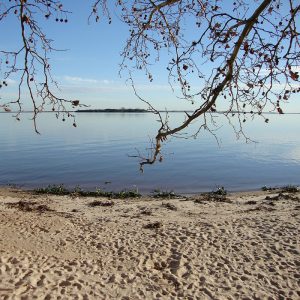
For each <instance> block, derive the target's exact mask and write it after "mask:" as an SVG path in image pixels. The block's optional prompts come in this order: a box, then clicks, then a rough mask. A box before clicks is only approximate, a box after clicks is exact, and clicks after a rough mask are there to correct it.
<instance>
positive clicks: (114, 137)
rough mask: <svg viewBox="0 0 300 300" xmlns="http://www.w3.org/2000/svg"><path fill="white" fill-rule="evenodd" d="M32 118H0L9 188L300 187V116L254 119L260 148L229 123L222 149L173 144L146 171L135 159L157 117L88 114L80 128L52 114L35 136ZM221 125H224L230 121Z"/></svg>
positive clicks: (3, 176)
mask: <svg viewBox="0 0 300 300" xmlns="http://www.w3.org/2000/svg"><path fill="white" fill-rule="evenodd" d="M173 117H174V118H175V119H178V118H180V117H181V115H180V114H177V116H176V115H173ZM29 118H30V115H26V114H24V115H23V118H22V121H21V122H17V121H15V120H14V119H13V118H11V115H9V114H0V139H1V148H0V184H1V185H5V184H8V183H14V184H18V185H22V186H24V187H26V188H32V187H37V186H45V185H48V184H59V183H64V184H65V185H66V186H69V187H74V186H76V185H80V186H81V187H84V188H88V189H94V188H95V187H105V188H106V189H107V190H120V189H123V188H133V187H138V188H139V190H140V191H142V192H149V191H152V190H153V189H156V188H160V189H163V190H174V191H176V192H178V193H193V192H200V191H207V190H212V189H214V188H216V187H217V186H224V187H225V188H226V189H228V190H250V189H257V188H260V187H261V186H263V185H268V186H269V185H270V186H276V185H285V184H296V185H299V184H300V138H299V137H300V135H299V132H300V122H299V119H300V115H283V116H277V115H276V116H270V121H271V122H270V123H269V124H265V123H263V121H262V120H258V121H257V122H252V123H251V122H250V123H249V124H248V126H247V128H246V131H247V133H248V135H249V136H250V137H252V138H253V139H255V140H256V141H257V142H258V143H257V144H254V143H253V144H245V143H244V142H243V141H237V140H236V138H235V135H234V134H233V131H232V130H231V128H230V127H229V126H228V125H225V123H224V126H223V127H222V128H221V129H219V130H218V131H217V135H218V136H219V137H220V139H221V144H220V147H219V146H218V144H217V143H216V141H215V139H214V138H213V137H212V136H211V135H209V134H203V135H200V136H199V138H198V139H196V140H195V139H188V140H185V139H173V140H172V141H171V142H169V143H167V145H166V146H165V148H164V157H165V160H164V162H163V163H157V164H156V165H154V166H150V167H147V166H146V168H145V172H144V174H141V173H140V172H139V165H138V160H137V159H134V158H130V157H128V155H132V154H136V152H135V149H136V148H137V149H139V150H140V151H144V150H145V149H146V148H147V147H148V146H149V136H154V133H155V131H156V128H157V126H158V123H157V122H156V121H155V118H154V116H152V115H151V114H118V113H114V114H99V113H98V114H97V113H88V114H84V113H82V114H78V116H77V123H78V127H77V128H73V127H72V126H71V124H70V123H63V122H61V121H60V122H59V121H57V120H56V119H55V117H54V115H52V114H46V113H45V114H43V115H42V116H41V117H40V120H39V130H40V131H41V133H42V134H41V135H37V134H35V133H34V132H33V129H32V123H31V121H30V120H29ZM219 123H220V124H223V122H222V117H219ZM196 125H197V124H195V126H196ZM106 181H110V182H111V183H110V184H105V182H106Z"/></svg>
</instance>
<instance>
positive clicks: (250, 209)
mask: <svg viewBox="0 0 300 300" xmlns="http://www.w3.org/2000/svg"><path fill="white" fill-rule="evenodd" d="M299 199H300V193H299V192H297V193H286V192H284V193H280V192H279V191H278V190H272V191H265V192H262V191H257V192H244V193H233V194H229V195H228V196H226V198H218V197H215V198H214V197H207V196H203V195H197V196H190V197H188V198H186V197H178V198H177V199H159V198H155V199H154V198H151V197H142V198H140V199H107V198H103V199H102V198H100V199H99V198H97V199H95V198H91V197H80V196H78V195H76V194H73V195H67V196H57V195H45V194H43V195H37V194H34V193H32V192H26V191H22V190H18V189H13V188H1V189H0V255H1V259H0V299H123V300H125V299H128V300H129V299H190V300H194V299H201V300H202V299H268V300H272V299H274V300H276V299H295V300H296V299H300V244H299V242H300V226H299V221H300V200H299ZM95 201H97V202H95Z"/></svg>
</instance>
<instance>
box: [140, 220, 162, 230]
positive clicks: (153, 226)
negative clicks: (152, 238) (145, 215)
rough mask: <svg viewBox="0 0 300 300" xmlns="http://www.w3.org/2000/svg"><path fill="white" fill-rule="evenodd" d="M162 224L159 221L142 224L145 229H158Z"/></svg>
mask: <svg viewBox="0 0 300 300" xmlns="http://www.w3.org/2000/svg"><path fill="white" fill-rule="evenodd" d="M161 226H162V224H161V222H158V221H157V222H153V223H148V224H146V225H144V228H145V229H158V228H160V227H161Z"/></svg>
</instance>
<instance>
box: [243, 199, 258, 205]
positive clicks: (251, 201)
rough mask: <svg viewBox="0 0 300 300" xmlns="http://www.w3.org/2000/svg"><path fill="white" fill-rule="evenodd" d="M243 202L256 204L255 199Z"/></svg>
mask: <svg viewBox="0 0 300 300" xmlns="http://www.w3.org/2000/svg"><path fill="white" fill-rule="evenodd" d="M245 204H248V205H255V204H257V201H254V200H249V201H247V202H245Z"/></svg>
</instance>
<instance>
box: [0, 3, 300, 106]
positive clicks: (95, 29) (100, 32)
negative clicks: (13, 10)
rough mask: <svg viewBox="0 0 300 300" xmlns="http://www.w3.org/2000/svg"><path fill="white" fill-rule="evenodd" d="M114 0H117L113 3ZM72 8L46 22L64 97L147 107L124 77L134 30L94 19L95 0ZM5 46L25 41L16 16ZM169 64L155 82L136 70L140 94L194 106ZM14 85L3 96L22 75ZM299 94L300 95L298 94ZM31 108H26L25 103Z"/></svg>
mask: <svg viewBox="0 0 300 300" xmlns="http://www.w3.org/2000/svg"><path fill="white" fill-rule="evenodd" d="M109 2H110V3H112V2H113V1H109ZM63 3H64V7H65V8H66V9H70V10H72V14H71V15H69V17H68V20H69V21H68V23H60V22H58V23H57V22H55V21H54V20H49V21H45V20H44V19H43V20H42V23H41V24H42V28H43V29H44V30H45V32H46V34H47V37H48V38H51V39H53V40H54V42H53V45H54V46H55V48H57V49H64V50H65V51H58V52H53V53H52V54H51V55H50V58H51V60H50V63H51V66H52V74H53V77H54V79H55V80H56V81H57V82H58V83H59V87H60V91H59V92H58V93H59V95H61V96H63V97H64V98H68V99H78V100H80V102H81V103H85V104H87V105H89V106H90V108H108V107H109V108H120V107H128V108H129V107H130V108H136V107H140V108H146V106H145V105H144V104H143V103H142V102H141V101H140V100H138V99H137V97H136V96H135V95H134V92H133V89H132V87H131V85H130V84H129V83H128V82H127V78H128V75H127V74H126V73H122V77H120V75H119V70H120V67H119V64H120V63H121V60H122V59H121V56H120V52H121V51H122V48H123V46H124V44H125V41H126V38H127V37H128V28H127V27H126V26H125V25H124V24H122V23H121V22H120V21H119V20H118V18H117V16H116V15H114V13H112V24H110V25H109V24H108V22H107V20H102V21H101V22H99V23H95V22H94V21H93V20H91V21H90V22H88V16H89V14H90V12H91V9H92V8H91V4H92V1H74V0H73V1H72V0H65V1H63ZM0 32H1V41H0V49H6V50H8V49H9V50H13V49H16V47H17V45H18V44H19V41H20V40H19V39H20V35H19V34H18V27H17V24H16V18H15V17H9V18H6V20H5V22H0ZM165 67H166V62H165V61H160V62H159V63H157V64H156V65H155V66H153V74H154V81H153V83H152V84H150V83H149V81H148V80H147V77H146V76H144V74H143V73H144V72H136V73H135V74H134V76H135V84H136V87H137V89H138V92H139V93H140V95H141V96H143V97H144V98H145V99H146V100H149V101H150V102H151V104H153V106H154V107H156V108H158V109H165V108H168V109H183V110H186V109H187V110H188V109H191V108H193V107H191V106H190V105H189V104H188V103H187V102H186V101H184V100H181V99H178V97H177V96H178V94H179V93H178V91H179V90H178V89H177V88H176V87H175V91H174V92H173V91H172V90H171V89H170V86H169V84H168V80H167V73H166V70H165ZM8 83H9V88H7V89H6V91H5V92H2V94H1V97H2V99H4V98H5V97H7V98H11V97H15V94H16V87H17V78H15V79H14V78H12V79H11V80H10V81H9V82H8ZM298 95H299V94H298ZM293 101H294V102H295V104H293V103H292V104H291V108H290V111H294V110H295V109H296V110H298V111H300V105H299V102H300V101H298V102H297V101H295V100H293ZM25 108H26V106H25Z"/></svg>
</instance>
